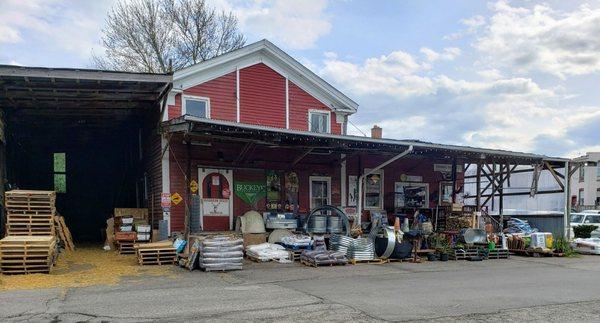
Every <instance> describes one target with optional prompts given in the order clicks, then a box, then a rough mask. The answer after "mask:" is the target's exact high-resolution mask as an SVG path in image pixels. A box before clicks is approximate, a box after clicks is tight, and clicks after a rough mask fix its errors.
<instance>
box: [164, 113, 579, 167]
mask: <svg viewBox="0 0 600 323" xmlns="http://www.w3.org/2000/svg"><path fill="white" fill-rule="evenodd" d="M185 123H192V124H198V125H201V124H204V125H213V126H223V127H233V128H238V129H245V130H248V131H251V130H255V131H262V132H269V133H279V134H287V135H292V136H304V137H312V138H315V139H318V138H322V139H331V140H339V141H346V142H352V143H355V144H359V145H360V144H361V143H362V144H376V145H391V146H400V147H399V148H405V147H408V146H411V145H412V146H413V147H414V148H415V149H425V150H429V149H433V150H439V151H447V152H454V153H469V155H470V159H473V154H480V155H481V159H487V158H490V157H494V156H495V157H502V158H513V159H521V160H524V159H528V160H534V161H549V162H559V163H563V162H566V161H569V159H565V158H560V157H549V156H545V155H540V154H533V153H524V152H516V151H508V150H500V149H487V148H477V147H469V146H460V145H447V144H439V143H432V142H425V141H420V140H398V139H385V138H383V139H376V138H370V137H360V136H352V135H335V134H325V133H313V132H307V131H299V130H291V129H280V128H274V127H267V126H261V125H250V124H241V123H237V122H231V121H223V120H213V119H205V118H198V117H194V116H189V115H186V116H183V117H180V118H177V119H173V120H170V121H166V122H164V123H163V125H164V126H166V127H169V126H174V125H178V124H179V125H181V124H185ZM172 130H173V129H172Z"/></svg>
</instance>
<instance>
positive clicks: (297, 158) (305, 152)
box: [292, 148, 313, 167]
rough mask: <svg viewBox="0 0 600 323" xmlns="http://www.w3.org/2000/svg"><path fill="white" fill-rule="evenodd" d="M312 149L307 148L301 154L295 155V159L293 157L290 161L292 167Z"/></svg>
mask: <svg viewBox="0 0 600 323" xmlns="http://www.w3.org/2000/svg"><path fill="white" fill-rule="evenodd" d="M312 151H313V148H310V149H307V150H305V151H304V152H303V153H302V154H300V156H298V157H296V159H294V161H293V162H292V167H293V166H296V165H297V164H298V163H299V162H300V161H301V160H302V159H303V158H304V157H306V156H307V155H308V154H310V153H311V152H312Z"/></svg>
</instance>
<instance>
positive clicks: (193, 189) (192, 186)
mask: <svg viewBox="0 0 600 323" xmlns="http://www.w3.org/2000/svg"><path fill="white" fill-rule="evenodd" d="M190 191H191V192H192V193H193V194H196V192H198V182H196V181H195V180H192V181H191V182H190Z"/></svg>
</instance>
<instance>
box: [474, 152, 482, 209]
mask: <svg viewBox="0 0 600 323" xmlns="http://www.w3.org/2000/svg"><path fill="white" fill-rule="evenodd" d="M476 178H477V179H476V184H475V185H476V191H477V196H476V197H475V206H476V210H477V211H478V212H479V211H481V162H477V175H476Z"/></svg>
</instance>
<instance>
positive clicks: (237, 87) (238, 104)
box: [235, 67, 241, 122]
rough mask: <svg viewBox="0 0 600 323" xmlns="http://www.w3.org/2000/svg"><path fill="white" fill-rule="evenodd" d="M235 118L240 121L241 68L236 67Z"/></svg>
mask: <svg viewBox="0 0 600 323" xmlns="http://www.w3.org/2000/svg"><path fill="white" fill-rule="evenodd" d="M235 109H236V114H235V118H236V120H237V122H240V118H241V117H240V69H239V68H237V67H236V69H235Z"/></svg>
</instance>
